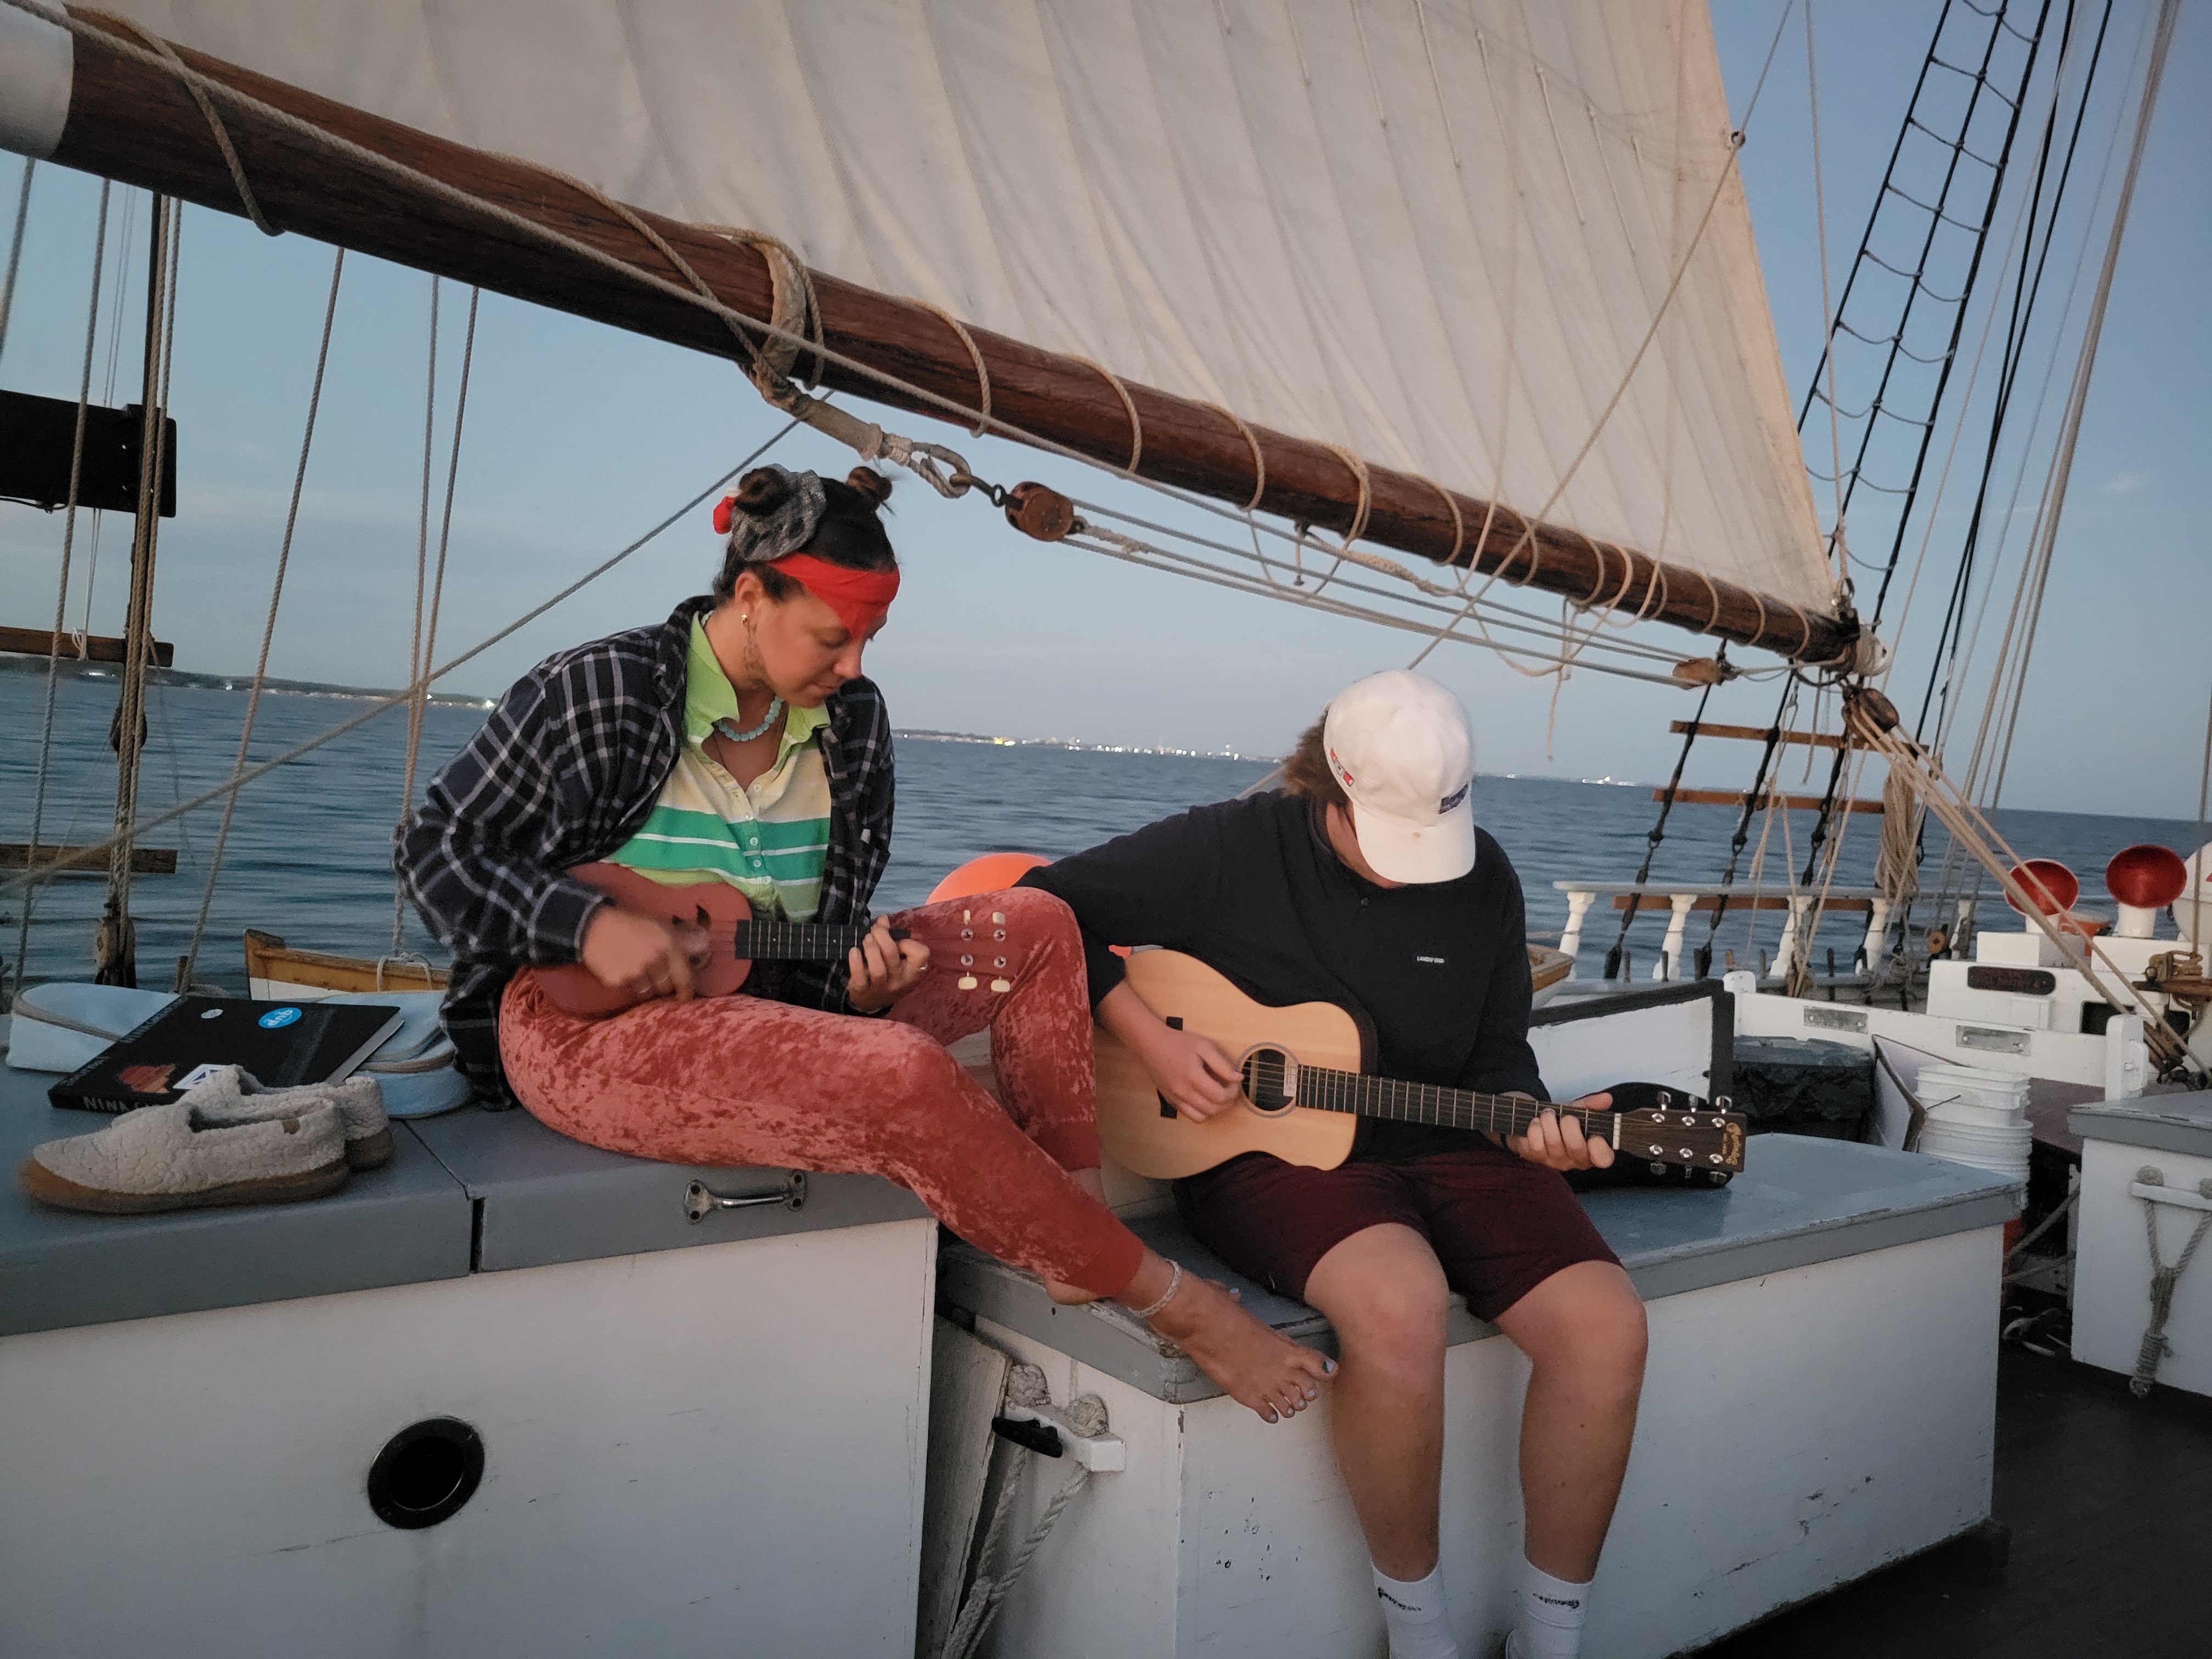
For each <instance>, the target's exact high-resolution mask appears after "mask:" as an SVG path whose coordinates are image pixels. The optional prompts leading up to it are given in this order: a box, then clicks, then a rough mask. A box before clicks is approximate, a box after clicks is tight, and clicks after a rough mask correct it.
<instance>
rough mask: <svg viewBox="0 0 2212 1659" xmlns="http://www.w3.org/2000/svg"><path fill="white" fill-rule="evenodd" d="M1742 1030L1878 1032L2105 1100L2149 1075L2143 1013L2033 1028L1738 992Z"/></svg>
mask: <svg viewBox="0 0 2212 1659" xmlns="http://www.w3.org/2000/svg"><path fill="white" fill-rule="evenodd" d="M1735 1034H1736V1036H1739V1037H1748V1036H1786V1037H1812V1038H1814V1039H1817V1040H1818V1041H1820V1042H1842V1043H1847V1044H1849V1045H1850V1046H1851V1047H1852V1048H1862V1049H1865V1050H1868V1051H1869V1052H1871V1051H1872V1049H1873V1047H1874V1039H1875V1037H1877V1036H1884V1037H1888V1038H1890V1039H1891V1040H1892V1041H1893V1042H1905V1043H1910V1044H1911V1046H1912V1047H1914V1048H1918V1049H1922V1050H1923V1051H1924V1052H1926V1053H1928V1054H1933V1055H1935V1056H1936V1058H1937V1059H1938V1060H1945V1061H1948V1062H1950V1063H1952V1064H1954V1065H1960V1066H1987V1067H1988V1068H1989V1069H1990V1070H1991V1071H1994V1072H2009V1073H2013V1074H2014V1075H2015V1076H2018V1077H2040V1078H2051V1079H2056V1080H2057V1081H2059V1082H2062V1083H2080V1084H2087V1085H2093V1086H2095V1087H2100V1088H2102V1089H2103V1090H2104V1091H2105V1093H2106V1098H2107V1099H2115V1100H2116V1099H2122V1098H2124V1097H2128V1096H2130V1095H2136V1094H2141V1093H2142V1087H2143V1085H2144V1083H2145V1082H2146V1081H2147V1080H2148V1077H2149V1073H2148V1061H2147V1059H2146V1055H2145V1051H2144V1048H2143V1041H2142V1018H2141V1017H2140V1016H2138V1015H2134V1014H2121V1015H2117V1016H2115V1017H2114V1018H2113V1019H2112V1023H2111V1024H2109V1025H2107V1026H2106V1028H2105V1031H2104V1034H2103V1035H2102V1036H2088V1035H2086V1034H2084V1033H2081V1032H2078V1031H2062V1030H2032V1029H2030V1028H2028V1027H2027V1026H2022V1025H2015V1024H2005V1023H2002V1022H1998V1021H1988V1020H1973V1019H1960V1018H1945V1017H1943V1016H1940V1015H1936V1014H1926V1013H1909V1012H1906V1011H1905V1010H1904V1009H1902V1008H1880V1007H1867V1006H1859V1005H1856V1004H1851V1003H1839V1002H1816V1001H1812V1000H1805V999H1801V998H1798V997H1785V996H1779V995H1776V994H1771V993H1768V992H1763V991H1762V992H1755V993H1738V994H1737V995H1736V999H1735Z"/></svg>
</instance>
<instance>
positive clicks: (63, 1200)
mask: <svg viewBox="0 0 2212 1659" xmlns="http://www.w3.org/2000/svg"><path fill="white" fill-rule="evenodd" d="M345 1178H346V1158H345V1125H344V1121H343V1119H341V1118H340V1117H339V1116H338V1110H337V1107H336V1106H333V1105H331V1103H329V1102H327V1101H325V1102H324V1103H322V1104H320V1105H318V1106H313V1107H311V1108H309V1109H307V1110H305V1111H303V1112H300V1113H297V1114H295V1115H290V1116H285V1117H273V1118H266V1119H263V1120H260V1121H256V1122H252V1123H240V1124H228V1125H226V1124H215V1123H210V1122H207V1121H204V1119H202V1118H200V1117H199V1116H198V1115H197V1114H195V1113H194V1112H193V1110H192V1109H191V1103H189V1102H187V1101H183V1100H174V1101H171V1102H170V1103H168V1104H167V1105H166V1106H143V1107H141V1108H140V1109H138V1110H137V1111H135V1112H126V1113H125V1114H124V1115H122V1116H121V1117H119V1118H118V1119H117V1120H116V1121H114V1122H113V1123H112V1124H111V1125H109V1126H108V1127H106V1128H105V1129H100V1130H96V1131H94V1133H91V1134H88V1135H70V1136H69V1137H68V1138H66V1139H61V1140H49V1141H47V1142H46V1144H45V1145H44V1146H38V1147H34V1148H33V1149H32V1152H31V1155H30V1156H29V1157H28V1158H25V1159H24V1160H23V1167H22V1168H21V1170H18V1171H17V1172H16V1179H17V1181H18V1182H20V1183H21V1186H22V1188H23V1190H24V1191H25V1192H27V1193H28V1194H30V1195H31V1196H32V1197H33V1198H35V1199H37V1200H40V1202H41V1203H44V1204H52V1205H53V1206H56V1207H57V1208H59V1209H64V1210H89V1211H92V1212H94V1213H96V1214H100V1215H141V1214H145V1213H148V1212H152V1211H155V1210H196V1209H201V1208H205V1207H208V1206H213V1205H217V1204H280V1203H286V1202H289V1201H290V1200H295V1199H301V1198H320V1197H321V1196H322V1195H323V1194H325V1193H327V1192H331V1191H334V1190H335V1189H336V1188H338V1187H340V1186H342V1185H343V1184H344V1182H345Z"/></svg>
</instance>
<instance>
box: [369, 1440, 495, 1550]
mask: <svg viewBox="0 0 2212 1659" xmlns="http://www.w3.org/2000/svg"><path fill="white" fill-rule="evenodd" d="M483 1469H484V1449H483V1437H482V1436H480V1435H478V1434H477V1431H475V1430H474V1429H472V1428H471V1427H470V1426H469V1425H467V1424H465V1423H464V1422H462V1421H461V1420H460V1419H459V1418H457V1417H426V1418H424V1419H422V1421H421V1422H420V1423H410V1425H408V1426H407V1427H405V1428H404V1429H402V1430H400V1431H399V1432H398V1433H397V1434H395V1435H393V1436H392V1438H391V1439H389V1440H387V1441H386V1442H385V1443H384V1449H383V1450H382V1451H380V1452H379V1453H377V1455H376V1462H374V1463H373V1464H372V1465H370V1466H369V1471H368V1506H369V1508H371V1509H373V1510H375V1511H376V1518H377V1519H378V1520H380V1521H381V1522H384V1523H385V1524H386V1526H389V1527H398V1528H401V1529H402V1530H404V1531H409V1532H412V1531H416V1530H419V1529H420V1528H423V1527H435V1526H436V1525H437V1524H438V1523H439V1522H441V1521H443V1520H445V1519H447V1517H448V1516H453V1515H455V1514H458V1513H459V1510H460V1508H461V1506H462V1505H463V1504H466V1503H467V1502H468V1501H469V1499H470V1498H473V1497H474V1496H475V1495H476V1490H477V1486H479V1485H480V1484H481V1483H482V1482H483Z"/></svg>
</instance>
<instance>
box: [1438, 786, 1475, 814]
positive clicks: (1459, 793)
mask: <svg viewBox="0 0 2212 1659" xmlns="http://www.w3.org/2000/svg"><path fill="white" fill-rule="evenodd" d="M1472 788H1474V779H1473V778H1469V779H1468V781H1466V782H1465V783H1462V785H1460V787H1458V788H1456V789H1455V790H1453V791H1452V792H1451V793H1449V795H1446V796H1445V797H1444V798H1443V799H1442V800H1440V801H1438V802H1437V811H1439V812H1449V811H1451V810H1452V808H1453V807H1455V806H1457V805H1459V804H1460V803H1461V802H1462V801H1463V800H1465V799H1467V792H1468V790H1470V789H1472Z"/></svg>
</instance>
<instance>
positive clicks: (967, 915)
mask: <svg viewBox="0 0 2212 1659" xmlns="http://www.w3.org/2000/svg"><path fill="white" fill-rule="evenodd" d="M960 920H961V921H975V912H974V911H973V910H963V911H962V912H961V913H960Z"/></svg>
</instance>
